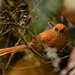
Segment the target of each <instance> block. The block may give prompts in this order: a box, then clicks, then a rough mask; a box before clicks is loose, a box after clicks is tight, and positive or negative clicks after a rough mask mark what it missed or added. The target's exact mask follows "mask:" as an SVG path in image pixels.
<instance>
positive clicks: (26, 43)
mask: <svg viewBox="0 0 75 75" xmlns="http://www.w3.org/2000/svg"><path fill="white" fill-rule="evenodd" d="M14 29H15V31H16V32H17V34H18V35H19V36H20V38H21V39H22V41H23V42H24V44H25V45H27V46H28V48H29V49H30V50H31V51H32V52H33V53H34V54H36V55H39V56H40V57H42V58H44V57H43V56H41V55H40V54H39V53H38V52H36V51H35V50H34V49H33V48H32V47H31V46H30V45H29V44H28V42H27V41H26V40H25V39H24V38H23V36H22V35H21V34H20V32H19V31H18V29H17V28H14Z"/></svg>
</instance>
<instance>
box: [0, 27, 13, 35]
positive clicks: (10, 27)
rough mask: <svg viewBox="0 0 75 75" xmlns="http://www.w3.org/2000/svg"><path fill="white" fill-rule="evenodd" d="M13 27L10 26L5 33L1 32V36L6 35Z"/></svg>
mask: <svg viewBox="0 0 75 75" xmlns="http://www.w3.org/2000/svg"><path fill="white" fill-rule="evenodd" d="M12 29H13V28H12V27H9V28H8V29H7V30H6V31H5V32H4V33H2V34H1V36H3V35H5V34H6V33H8V32H9V31H11V30H12Z"/></svg>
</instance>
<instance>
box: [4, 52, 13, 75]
mask: <svg viewBox="0 0 75 75" xmlns="http://www.w3.org/2000/svg"><path fill="white" fill-rule="evenodd" d="M13 57H14V53H11V56H10V57H9V60H8V62H7V64H6V67H5V68H4V71H3V75H6V72H7V69H8V67H9V65H10V62H11V59H12V58H13Z"/></svg>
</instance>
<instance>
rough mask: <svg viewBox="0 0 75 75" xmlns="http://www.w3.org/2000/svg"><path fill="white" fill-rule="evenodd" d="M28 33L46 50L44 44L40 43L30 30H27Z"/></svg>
mask: <svg viewBox="0 0 75 75" xmlns="http://www.w3.org/2000/svg"><path fill="white" fill-rule="evenodd" d="M26 31H27V33H28V34H29V35H30V36H31V37H32V38H33V39H34V40H35V41H36V42H37V43H38V44H39V45H40V46H41V47H42V48H43V49H44V51H45V48H44V46H43V45H42V42H40V41H39V40H38V39H37V38H36V37H35V36H34V35H33V34H32V33H31V32H30V31H29V30H28V29H26Z"/></svg>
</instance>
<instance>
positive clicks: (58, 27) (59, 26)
mask: <svg viewBox="0 0 75 75" xmlns="http://www.w3.org/2000/svg"><path fill="white" fill-rule="evenodd" d="M54 30H55V32H57V33H66V32H68V30H67V27H66V26H65V25H63V24H57V25H55V27H54Z"/></svg>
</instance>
